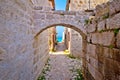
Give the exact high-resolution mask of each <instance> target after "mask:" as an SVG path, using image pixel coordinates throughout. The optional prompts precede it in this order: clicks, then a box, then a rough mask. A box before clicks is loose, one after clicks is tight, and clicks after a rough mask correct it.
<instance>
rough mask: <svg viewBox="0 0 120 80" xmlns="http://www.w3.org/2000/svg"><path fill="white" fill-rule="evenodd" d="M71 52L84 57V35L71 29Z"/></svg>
mask: <svg viewBox="0 0 120 80" xmlns="http://www.w3.org/2000/svg"><path fill="white" fill-rule="evenodd" d="M69 50H70V53H71V54H72V55H73V56H75V57H78V58H80V57H82V36H81V35H80V33H78V32H76V31H75V30H73V29H70V46H69Z"/></svg>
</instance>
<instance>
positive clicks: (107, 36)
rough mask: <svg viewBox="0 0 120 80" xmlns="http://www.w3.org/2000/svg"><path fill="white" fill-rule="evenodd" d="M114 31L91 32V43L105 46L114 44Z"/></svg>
mask: <svg viewBox="0 0 120 80" xmlns="http://www.w3.org/2000/svg"><path fill="white" fill-rule="evenodd" d="M114 41H115V37H114V33H113V32H102V33H94V34H92V43H94V44H101V45H105V46H110V45H113V46H114V44H113V43H114Z"/></svg>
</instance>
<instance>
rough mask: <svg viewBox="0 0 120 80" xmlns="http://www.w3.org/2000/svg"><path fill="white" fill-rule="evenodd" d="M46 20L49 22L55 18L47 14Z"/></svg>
mask: <svg viewBox="0 0 120 80" xmlns="http://www.w3.org/2000/svg"><path fill="white" fill-rule="evenodd" d="M46 19H49V20H51V19H55V16H54V15H52V14H47V15H46Z"/></svg>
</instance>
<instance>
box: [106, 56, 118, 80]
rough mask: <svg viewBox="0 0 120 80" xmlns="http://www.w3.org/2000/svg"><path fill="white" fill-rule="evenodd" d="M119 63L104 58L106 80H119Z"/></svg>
mask: <svg viewBox="0 0 120 80" xmlns="http://www.w3.org/2000/svg"><path fill="white" fill-rule="evenodd" d="M119 75H120V62H117V61H114V60H112V59H108V58H106V59H105V61H104V76H105V79H108V80H119Z"/></svg>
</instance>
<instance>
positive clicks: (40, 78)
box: [37, 75, 46, 80]
mask: <svg viewBox="0 0 120 80" xmlns="http://www.w3.org/2000/svg"><path fill="white" fill-rule="evenodd" d="M37 80H46V79H45V76H44V75H41V76H40V77H38V79H37Z"/></svg>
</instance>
